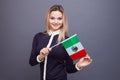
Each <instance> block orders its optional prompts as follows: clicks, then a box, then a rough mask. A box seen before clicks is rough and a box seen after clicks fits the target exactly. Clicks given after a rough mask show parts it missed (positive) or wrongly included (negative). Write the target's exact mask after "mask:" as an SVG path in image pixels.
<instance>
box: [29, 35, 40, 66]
mask: <svg viewBox="0 0 120 80" xmlns="http://www.w3.org/2000/svg"><path fill="white" fill-rule="evenodd" d="M37 38H38V34H36V35H35V37H34V38H33V43H32V50H31V55H30V59H29V64H30V65H31V66H34V65H36V64H38V62H37V59H36V58H37V55H38V54H39V51H38V50H37Z"/></svg>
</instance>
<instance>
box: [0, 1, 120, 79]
mask: <svg viewBox="0 0 120 80" xmlns="http://www.w3.org/2000/svg"><path fill="white" fill-rule="evenodd" d="M56 3H57V4H61V5H63V7H64V8H65V11H66V13H67V17H68V21H69V27H70V28H69V30H70V35H73V34H75V33H77V34H78V35H79V37H80V39H81V42H82V44H83V45H84V47H85V48H86V50H87V52H88V53H89V55H90V56H91V57H92V59H93V63H92V64H91V65H90V66H88V67H86V68H84V69H83V70H81V71H79V72H77V73H74V74H69V75H68V80H120V62H119V61H120V58H119V56H120V42H119V41H120V31H119V30H120V6H119V5H120V0H0V80H39V67H38V65H37V66H34V67H31V66H30V65H29V63H28V61H29V56H30V52H31V46H32V39H33V36H34V35H35V34H36V33H37V32H40V31H44V30H45V25H44V20H45V19H44V18H45V14H46V12H47V10H48V9H49V7H50V6H52V5H53V4H56Z"/></svg>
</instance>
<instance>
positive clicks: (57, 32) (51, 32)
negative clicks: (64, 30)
mask: <svg viewBox="0 0 120 80" xmlns="http://www.w3.org/2000/svg"><path fill="white" fill-rule="evenodd" d="M59 33H60V30H57V31H51V30H50V31H49V32H48V34H49V35H57V34H59Z"/></svg>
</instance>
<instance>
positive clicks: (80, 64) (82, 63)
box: [77, 55, 92, 68]
mask: <svg viewBox="0 0 120 80" xmlns="http://www.w3.org/2000/svg"><path fill="white" fill-rule="evenodd" d="M91 63H92V59H91V58H90V57H89V56H88V55H87V56H85V57H83V58H81V59H80V60H79V61H78V62H77V67H78V68H81V67H85V66H88V65H90V64H91Z"/></svg>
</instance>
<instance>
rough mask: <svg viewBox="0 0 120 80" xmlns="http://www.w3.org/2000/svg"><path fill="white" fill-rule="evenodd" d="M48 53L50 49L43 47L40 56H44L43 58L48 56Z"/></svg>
mask: <svg viewBox="0 0 120 80" xmlns="http://www.w3.org/2000/svg"><path fill="white" fill-rule="evenodd" d="M50 51H51V48H47V47H45V48H43V49H41V51H40V54H42V55H44V57H45V56H47V55H48V54H49V52H50Z"/></svg>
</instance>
